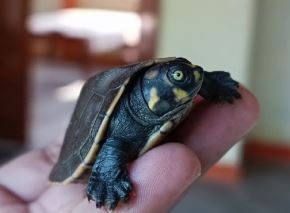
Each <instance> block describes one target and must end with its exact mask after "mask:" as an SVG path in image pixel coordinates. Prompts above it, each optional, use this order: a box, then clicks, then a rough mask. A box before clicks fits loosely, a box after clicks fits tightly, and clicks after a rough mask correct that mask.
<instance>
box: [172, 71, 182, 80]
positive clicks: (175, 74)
mask: <svg viewBox="0 0 290 213" xmlns="http://www.w3.org/2000/svg"><path fill="white" fill-rule="evenodd" d="M172 77H173V79H174V80H176V81H181V80H183V78H184V74H183V72H182V71H180V70H176V71H174V72H173V73H172Z"/></svg>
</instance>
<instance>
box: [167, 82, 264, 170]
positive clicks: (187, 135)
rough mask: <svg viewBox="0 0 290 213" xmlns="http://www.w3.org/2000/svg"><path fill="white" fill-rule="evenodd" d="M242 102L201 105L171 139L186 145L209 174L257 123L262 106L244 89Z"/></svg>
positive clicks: (242, 89) (203, 103)
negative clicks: (209, 169)
mask: <svg viewBox="0 0 290 213" xmlns="http://www.w3.org/2000/svg"><path fill="white" fill-rule="evenodd" d="M240 93H241V95H242V99H239V100H236V101H235V102H234V104H222V105H221V104H212V103H209V102H206V101H202V102H201V103H199V104H198V105H197V106H196V107H195V108H194V109H193V110H192V112H191V113H190V115H189V117H188V118H187V119H186V120H185V121H184V122H183V123H182V124H181V125H180V126H179V127H178V128H177V129H176V131H175V132H174V134H173V135H172V136H171V139H173V140H174V141H181V142H185V143H186V144H187V145H189V146H190V147H191V148H192V149H193V150H194V152H195V153H196V154H197V156H198V158H199V159H200V160H201V166H202V170H203V171H206V170H207V169H208V168H209V167H210V166H212V165H213V164H214V163H215V162H216V161H218V160H219V159H220V158H221V157H222V156H223V155H224V154H225V152H226V151H227V150H229V149H230V148H231V147H232V146H233V145H234V144H235V143H236V142H237V141H238V140H240V139H241V137H242V136H244V135H245V134H246V133H247V132H248V131H249V130H250V129H251V128H252V127H253V125H254V124H255V123H256V120H257V118H258V115H259V104H258V102H257V100H256V98H255V97H254V96H253V95H252V94H251V93H250V92H249V91H248V90H247V89H245V88H244V87H241V88H240Z"/></svg>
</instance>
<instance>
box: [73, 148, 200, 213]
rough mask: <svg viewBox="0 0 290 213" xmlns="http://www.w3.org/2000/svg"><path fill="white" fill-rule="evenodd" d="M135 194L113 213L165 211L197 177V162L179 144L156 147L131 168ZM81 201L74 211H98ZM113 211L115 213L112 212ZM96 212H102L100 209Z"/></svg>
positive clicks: (193, 156) (198, 163) (198, 172)
mask: <svg viewBox="0 0 290 213" xmlns="http://www.w3.org/2000/svg"><path fill="white" fill-rule="evenodd" d="M130 174H131V175H130V177H131V180H132V181H133V185H134V191H133V193H132V194H133V195H131V197H130V200H129V202H128V203H127V204H120V205H118V207H117V209H116V210H115V211H116V212H150V213H154V212H167V211H168V210H169V209H170V208H171V207H172V206H173V205H174V204H175V203H176V202H177V201H178V199H179V197H180V196H181V194H182V193H183V192H184V191H185V190H186V189H187V188H188V186H189V185H190V184H191V183H192V182H193V181H194V180H196V179H197V178H198V177H199V174H200V162H199V160H198V159H197V157H196V155H195V154H194V153H193V152H192V151H191V150H190V149H188V148H187V147H186V146H184V145H182V144H175V143H169V144H165V145H162V146H159V147H157V148H155V149H153V150H151V151H149V152H148V153H146V154H145V155H143V156H142V157H140V158H138V159H137V160H136V161H135V162H134V163H133V164H132V167H131V169H130ZM95 208H96V207H95V205H94V203H92V204H90V205H88V203H87V201H86V200H84V201H83V202H82V203H81V204H80V205H79V206H77V207H76V208H75V209H74V211H73V212H98V211H96V209H95ZM115 211H114V212H115ZM99 212H103V211H101V210H99Z"/></svg>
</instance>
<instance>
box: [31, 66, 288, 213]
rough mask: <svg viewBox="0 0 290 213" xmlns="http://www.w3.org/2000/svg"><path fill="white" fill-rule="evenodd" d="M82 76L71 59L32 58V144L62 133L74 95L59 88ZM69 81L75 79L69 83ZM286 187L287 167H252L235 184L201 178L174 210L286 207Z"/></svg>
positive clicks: (284, 210)
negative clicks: (64, 61) (60, 61)
mask: <svg viewBox="0 0 290 213" xmlns="http://www.w3.org/2000/svg"><path fill="white" fill-rule="evenodd" d="M82 78H84V76H83V75H82V74H81V72H80V70H79V68H77V67H75V66H72V65H62V64H53V63H48V62H43V61H42V62H36V63H34V65H33V66H32V69H31V80H32V82H33V86H32V88H31V95H32V96H31V97H32V98H31V100H30V104H31V105H30V106H31V110H30V132H29V140H30V148H38V147H43V146H45V145H46V144H48V143H51V142H53V141H55V140H61V139H62V137H63V135H64V132H65V129H66V127H67V124H68V122H69V118H70V115H71V113H72V110H73V108H74V104H75V100H74V97H66V98H65V97H62V96H61V94H62V93H61V92H60V91H70V90H73V89H75V90H77V89H78V88H79V86H80V81H76V80H80V79H82ZM72 82H75V83H74V84H70V83H72ZM64 86H69V87H64ZM60 88H61V89H60ZM62 99H63V100H62ZM289 189H290V168H288V169H277V168H275V169H270V170H252V172H250V173H249V175H247V176H246V177H245V179H243V180H241V182H240V183H237V184H235V185H226V184H223V183H213V182H208V181H207V182H205V181H200V182H199V183H198V184H195V185H194V186H192V188H191V189H190V190H189V191H188V192H187V194H186V195H185V197H184V198H183V199H182V200H181V202H180V203H179V204H178V205H177V206H176V207H175V208H174V209H173V210H172V212H173V213H187V212H195V213H288V212H290V190H289Z"/></svg>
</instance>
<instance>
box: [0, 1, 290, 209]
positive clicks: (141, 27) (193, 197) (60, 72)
mask: <svg viewBox="0 0 290 213" xmlns="http://www.w3.org/2000/svg"><path fill="white" fill-rule="evenodd" d="M289 11H290V1H289V0H276V1H273V0H243V1H240V0H219V1H213V0H180V1H176V0H122V1H118V0H106V1H102V0H50V1H47V0H30V1H29V0H1V1H0V17H1V18H0V47H1V48H0V100H1V105H0V162H1V163H3V162H5V161H6V160H8V159H11V158H12V157H13V156H15V155H17V154H19V153H22V152H23V151H26V150H29V149H36V148H41V147H44V146H45V145H47V144H48V143H51V142H53V141H56V140H62V138H63V135H64V133H65V129H66V127H67V125H68V122H69V119H70V115H71V113H72V110H73V108H74V106H75V102H76V99H77V97H78V94H79V91H80V89H81V87H82V85H83V83H84V81H85V79H87V78H88V77H89V76H91V75H93V74H95V73H98V72H101V71H102V70H104V69H107V68H110V67H114V66H118V65H122V64H127V63H132V62H136V61H140V60H144V59H147V58H152V57H168V56H182V57H186V58H188V59H189V60H191V61H192V62H193V63H195V64H200V65H202V66H203V67H204V68H205V69H206V70H219V69H223V70H227V71H230V72H231V74H232V75H233V77H234V78H235V79H238V80H239V81H241V82H242V84H244V85H246V86H247V87H249V88H250V89H251V90H252V91H253V92H254V94H255V95H256V96H257V98H258V99H259V101H260V104H261V118H260V120H259V123H258V125H257V127H256V128H255V129H254V131H252V132H251V134H250V135H249V136H248V137H247V138H246V139H245V141H244V143H240V144H239V145H237V146H235V147H234V148H233V149H231V150H230V151H229V152H228V153H227V155H226V156H225V157H224V158H223V159H222V160H221V161H220V162H219V163H218V164H217V165H216V166H215V167H214V168H212V169H211V170H210V171H209V172H208V174H207V175H206V176H205V177H204V178H203V179H202V180H201V181H200V182H199V183H198V184H196V185H195V186H193V187H192V189H191V190H189V191H188V193H187V194H186V196H185V197H184V198H183V199H182V200H181V202H180V203H179V204H178V205H177V206H176V207H175V208H174V209H173V210H172V212H209V213H211V212H215V213H217V212H218V213H219V212H221V213H224V212H263V213H267V212H269V213H270V212H271V213H272V212H275V213H277V212H279V213H280V212H290V190H289V188H290V166H289V165H290V95H289V91H290V84H289V81H290V58H289V56H290V41H289V38H290V12H289Z"/></svg>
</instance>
